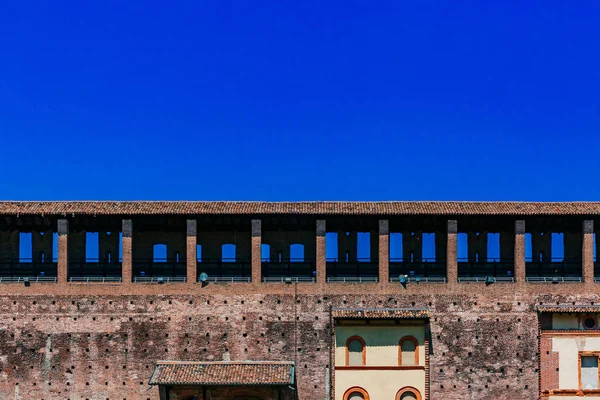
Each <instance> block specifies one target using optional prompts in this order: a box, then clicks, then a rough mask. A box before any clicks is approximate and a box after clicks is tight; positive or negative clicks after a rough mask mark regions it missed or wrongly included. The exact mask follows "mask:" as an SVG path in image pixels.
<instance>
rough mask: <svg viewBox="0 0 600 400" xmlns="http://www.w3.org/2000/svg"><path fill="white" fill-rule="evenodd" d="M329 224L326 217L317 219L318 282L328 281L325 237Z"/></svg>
mask: <svg viewBox="0 0 600 400" xmlns="http://www.w3.org/2000/svg"><path fill="white" fill-rule="evenodd" d="M326 232H327V225H326V222H325V220H324V219H318V220H317V232H316V233H317V239H316V240H317V249H316V257H317V259H316V260H315V261H316V263H315V264H316V267H317V283H325V282H327V259H326V256H325V248H326V247H325V240H326V239H325V238H326V235H325V234H326Z"/></svg>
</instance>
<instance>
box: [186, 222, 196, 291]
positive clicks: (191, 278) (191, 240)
mask: <svg viewBox="0 0 600 400" xmlns="http://www.w3.org/2000/svg"><path fill="white" fill-rule="evenodd" d="M197 244H198V223H197V222H196V220H195V219H188V220H187V244H186V255H185V257H186V264H187V273H186V276H187V282H188V283H196V281H197V280H198V276H197V275H198V274H197V272H196V267H197V265H198V255H197V254H196V249H197V248H198V247H197Z"/></svg>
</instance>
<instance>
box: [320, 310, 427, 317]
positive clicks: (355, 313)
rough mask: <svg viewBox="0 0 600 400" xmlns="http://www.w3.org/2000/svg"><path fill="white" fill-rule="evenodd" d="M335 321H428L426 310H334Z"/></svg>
mask: <svg viewBox="0 0 600 400" xmlns="http://www.w3.org/2000/svg"><path fill="white" fill-rule="evenodd" d="M331 312H332V315H333V318H335V319H426V318H429V316H430V313H429V310H428V309H426V308H334V309H333V310H332V311H331Z"/></svg>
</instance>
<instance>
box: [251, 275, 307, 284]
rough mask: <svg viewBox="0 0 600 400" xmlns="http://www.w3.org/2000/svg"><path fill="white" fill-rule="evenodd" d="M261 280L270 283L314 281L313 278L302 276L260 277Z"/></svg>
mask: <svg viewBox="0 0 600 400" xmlns="http://www.w3.org/2000/svg"><path fill="white" fill-rule="evenodd" d="M262 281H263V282H267V283H268V282H271V283H302V282H314V281H315V278H310V277H302V276H291V277H290V276H288V277H266V278H263V279H262Z"/></svg>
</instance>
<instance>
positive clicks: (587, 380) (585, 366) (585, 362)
mask: <svg viewBox="0 0 600 400" xmlns="http://www.w3.org/2000/svg"><path fill="white" fill-rule="evenodd" d="M581 387H582V388H583V389H598V356H583V357H581Z"/></svg>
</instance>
